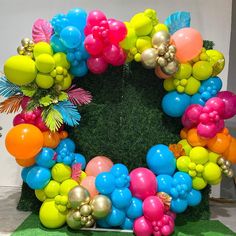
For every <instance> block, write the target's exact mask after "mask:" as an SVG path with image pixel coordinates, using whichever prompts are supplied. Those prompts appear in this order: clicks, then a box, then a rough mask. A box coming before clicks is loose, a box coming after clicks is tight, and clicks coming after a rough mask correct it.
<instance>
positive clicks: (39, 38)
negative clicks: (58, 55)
mask: <svg viewBox="0 0 236 236" xmlns="http://www.w3.org/2000/svg"><path fill="white" fill-rule="evenodd" d="M52 34H53V28H52V26H51V24H50V23H49V22H48V21H46V20H44V19H38V20H36V21H35V22H34V25H33V28H32V38H33V40H34V42H35V43H38V42H47V43H50V38H51V36H52Z"/></svg>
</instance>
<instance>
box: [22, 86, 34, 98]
mask: <svg viewBox="0 0 236 236" xmlns="http://www.w3.org/2000/svg"><path fill="white" fill-rule="evenodd" d="M20 89H21V91H22V93H23V94H24V95H25V96H27V97H33V96H34V95H35V93H36V92H37V87H36V86H33V85H32V84H31V85H27V86H21V88H20Z"/></svg>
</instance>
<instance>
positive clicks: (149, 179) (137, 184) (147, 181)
mask: <svg viewBox="0 0 236 236" xmlns="http://www.w3.org/2000/svg"><path fill="white" fill-rule="evenodd" d="M129 188H130V191H131V192H132V195H133V196H135V197H137V198H140V199H141V200H144V199H145V198H147V197H149V196H154V195H155V194H156V193H157V180H156V176H155V175H154V174H153V172H152V171H150V170H149V169H147V168H143V167H139V168H136V169H134V170H132V171H131V172H130V187H129Z"/></svg>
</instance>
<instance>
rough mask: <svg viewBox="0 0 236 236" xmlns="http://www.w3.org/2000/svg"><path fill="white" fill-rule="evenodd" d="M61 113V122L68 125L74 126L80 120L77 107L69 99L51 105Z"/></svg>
mask: <svg viewBox="0 0 236 236" xmlns="http://www.w3.org/2000/svg"><path fill="white" fill-rule="evenodd" d="M53 107H54V109H56V110H57V111H59V112H60V113H61V115H62V118H63V122H64V123H65V124H67V125H69V126H76V125H78V124H79V121H80V117H81V116H80V114H79V112H78V110H77V107H76V106H75V105H73V104H72V103H71V102H69V101H63V102H59V103H58V104H57V105H54V106H53Z"/></svg>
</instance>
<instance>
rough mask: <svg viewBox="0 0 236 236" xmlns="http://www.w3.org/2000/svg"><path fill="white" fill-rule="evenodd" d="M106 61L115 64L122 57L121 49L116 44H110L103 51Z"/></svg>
mask: <svg viewBox="0 0 236 236" xmlns="http://www.w3.org/2000/svg"><path fill="white" fill-rule="evenodd" d="M103 56H104V59H105V60H106V61H107V62H108V63H110V64H112V65H113V64H115V63H116V62H117V60H118V59H119V56H120V47H119V46H117V45H114V44H109V45H108V46H106V47H105V48H104V50H103Z"/></svg>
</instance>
